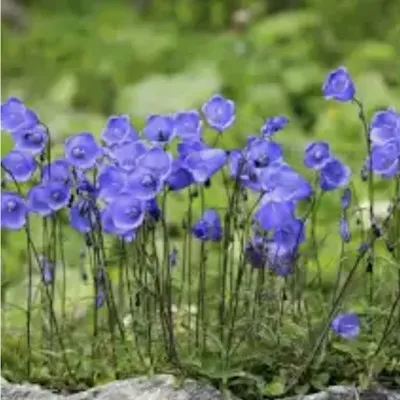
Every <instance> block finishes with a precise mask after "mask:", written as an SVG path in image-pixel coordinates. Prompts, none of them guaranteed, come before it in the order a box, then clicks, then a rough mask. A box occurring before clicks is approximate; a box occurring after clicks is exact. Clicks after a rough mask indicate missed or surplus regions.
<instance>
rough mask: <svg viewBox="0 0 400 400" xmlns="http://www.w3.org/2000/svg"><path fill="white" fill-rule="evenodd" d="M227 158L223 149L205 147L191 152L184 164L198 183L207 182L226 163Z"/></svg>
mask: <svg viewBox="0 0 400 400" xmlns="http://www.w3.org/2000/svg"><path fill="white" fill-rule="evenodd" d="M226 159H227V156H226V153H225V151H224V150H222V149H204V150H200V151H196V152H193V153H191V154H189V155H188V156H187V157H186V158H185V162H184V165H185V168H186V169H187V170H188V171H189V172H190V173H191V175H192V176H193V180H194V181H195V182H196V183H205V182H206V181H207V180H209V179H210V178H211V177H212V176H213V175H214V174H215V173H217V172H218V171H219V170H220V169H221V168H222V167H223V166H224V165H225V162H226Z"/></svg>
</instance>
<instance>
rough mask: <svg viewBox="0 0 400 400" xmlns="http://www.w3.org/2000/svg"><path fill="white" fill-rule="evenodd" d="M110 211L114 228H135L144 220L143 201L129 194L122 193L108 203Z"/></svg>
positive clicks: (122, 229) (124, 229) (121, 229)
mask: <svg viewBox="0 0 400 400" xmlns="http://www.w3.org/2000/svg"><path fill="white" fill-rule="evenodd" d="M110 213H111V217H112V221H113V223H114V226H115V228H116V229H118V230H120V231H125V232H126V231H128V230H131V229H136V228H138V227H139V226H140V225H141V224H142V222H143V220H144V215H145V206H144V202H143V201H142V200H139V199H137V198H135V197H133V196H132V195H131V194H122V195H120V196H119V197H117V198H116V199H115V200H114V202H113V203H111V204H110Z"/></svg>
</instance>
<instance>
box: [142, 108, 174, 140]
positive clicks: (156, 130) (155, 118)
mask: <svg viewBox="0 0 400 400" xmlns="http://www.w3.org/2000/svg"><path fill="white" fill-rule="evenodd" d="M143 136H144V137H145V138H146V139H147V140H149V141H150V142H156V143H161V144H166V143H168V142H170V141H171V140H172V139H173V138H174V136H175V126H174V118H173V116H172V115H156V114H153V115H150V116H148V117H147V120H146V125H145V127H144V128H143Z"/></svg>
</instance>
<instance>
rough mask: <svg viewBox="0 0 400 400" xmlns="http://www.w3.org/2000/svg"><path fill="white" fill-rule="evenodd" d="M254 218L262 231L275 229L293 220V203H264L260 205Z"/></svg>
mask: <svg viewBox="0 0 400 400" xmlns="http://www.w3.org/2000/svg"><path fill="white" fill-rule="evenodd" d="M254 217H255V219H256V221H257V222H258V223H259V224H260V226H261V228H263V229H264V230H266V231H268V230H271V229H277V228H279V227H281V226H283V225H285V224H286V223H287V221H289V220H291V219H293V218H294V203H292V202H279V203H278V202H275V201H270V202H264V203H263V204H261V205H260V207H259V209H258V210H257V212H256V213H255V215H254Z"/></svg>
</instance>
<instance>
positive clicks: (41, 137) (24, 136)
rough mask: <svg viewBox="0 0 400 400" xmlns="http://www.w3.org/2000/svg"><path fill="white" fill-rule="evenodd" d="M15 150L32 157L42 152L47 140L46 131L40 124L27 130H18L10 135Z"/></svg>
mask: <svg viewBox="0 0 400 400" xmlns="http://www.w3.org/2000/svg"><path fill="white" fill-rule="evenodd" d="M12 136H13V138H14V140H15V148H16V149H17V150H20V151H23V152H25V153H29V154H32V155H33V156H35V155H38V154H40V153H42V152H43V150H44V149H45V147H46V143H47V140H48V133H47V129H46V127H45V126H44V125H42V124H37V125H35V126H33V127H32V128H29V129H20V130H17V131H14V132H13V134H12Z"/></svg>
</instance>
